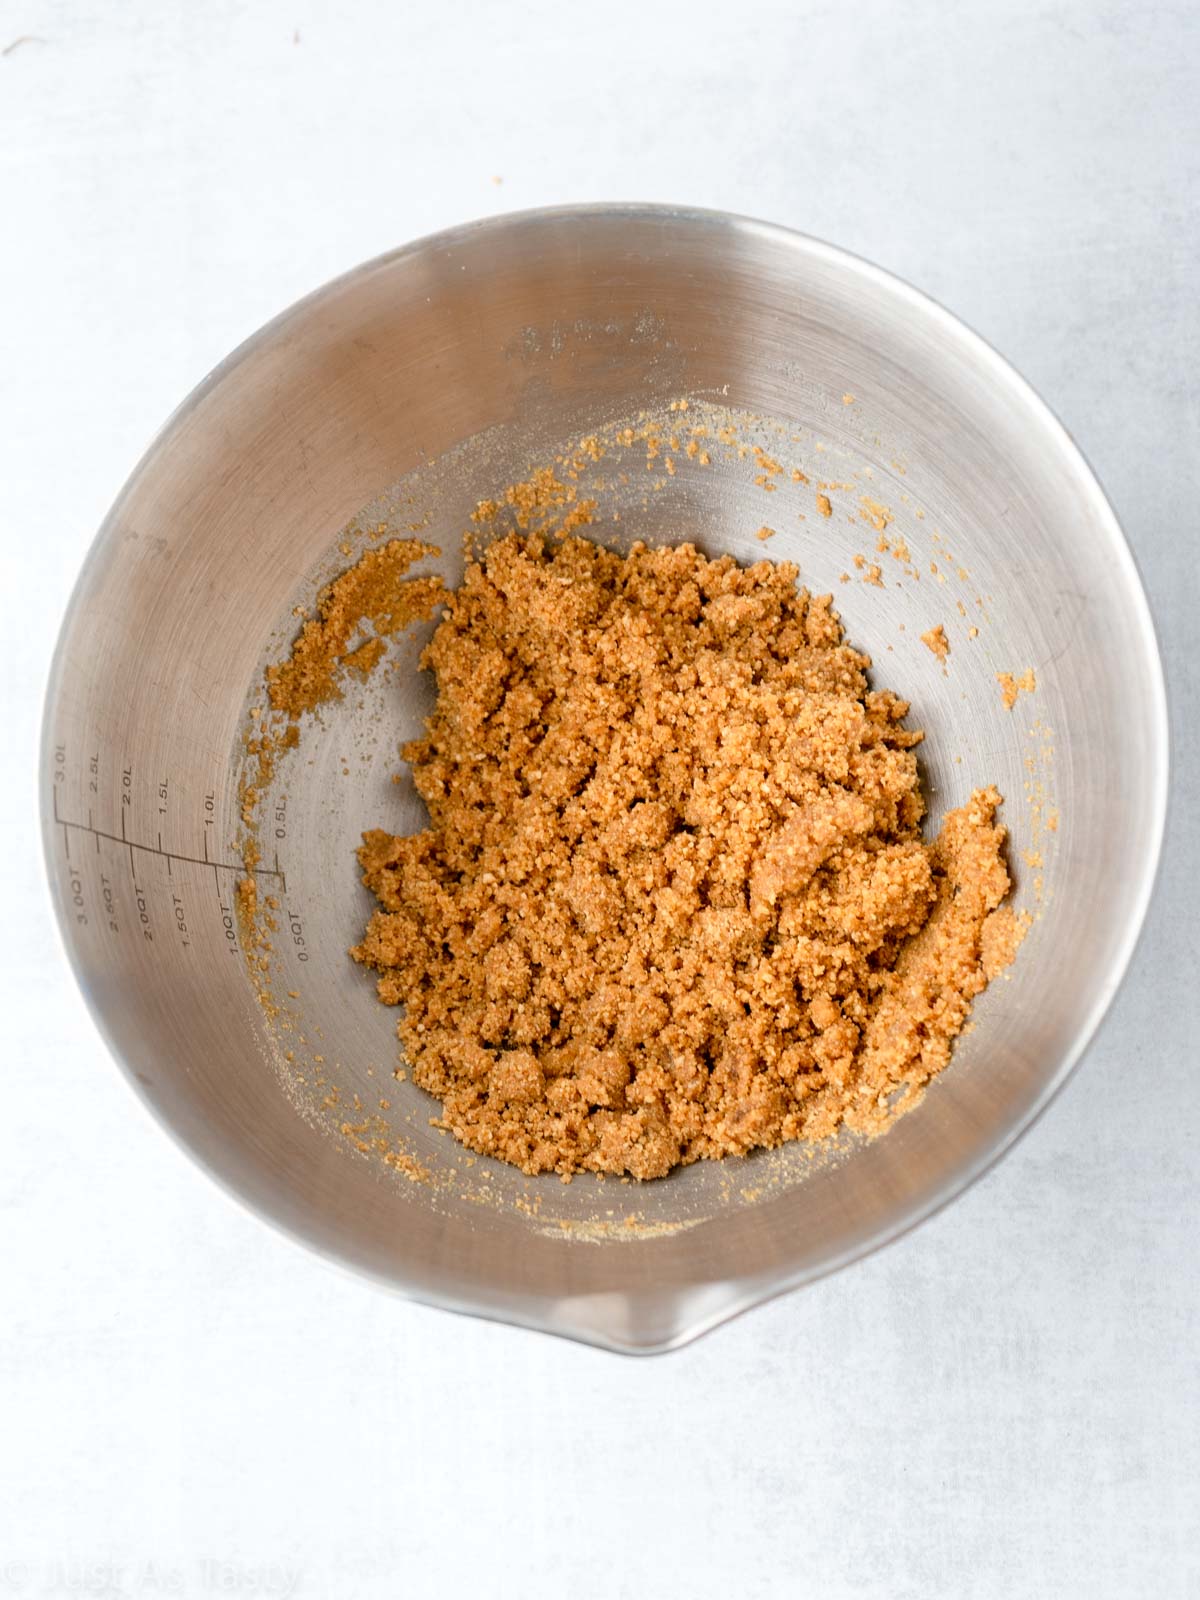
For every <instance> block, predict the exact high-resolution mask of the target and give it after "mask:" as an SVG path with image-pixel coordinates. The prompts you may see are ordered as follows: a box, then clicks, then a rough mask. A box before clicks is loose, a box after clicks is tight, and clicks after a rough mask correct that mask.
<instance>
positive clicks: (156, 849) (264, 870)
mask: <svg viewBox="0 0 1200 1600" xmlns="http://www.w3.org/2000/svg"><path fill="white" fill-rule="evenodd" d="M52 792H53V798H54V821H55V823H56V824H57V826H58V827H60V828H61V829H62V830H63V843H64V846H65V848H66V852H67V860H68V861H69V860H70V859H71V834H72V832H75V833H89V834H91V835H92V836H93V838H94V839H95V841H96V849H97V850H99V848H100V841H101V839H108V840H111V842H112V843H113V844H119V845H121V846H122V847H123V848H124V849H126V850H128V851H129V869H130V871H131V872H133V873H134V876H135V877H136V869H135V867H134V861H133V853H134V851H135V850H140V851H141V852H142V854H143V855H148V856H159V857H161V859H162V860H164V861H165V862H166V863H167V873H168V875H169V874H170V871H171V863H172V862H179V863H181V864H183V863H185V864H186V865H188V866H193V867H209V868H211V869H212V872H213V875H214V877H215V876H216V875H217V874H218V873H220V872H235V873H237V875H238V876H239V877H242V878H244V877H247V876H248V875H251V874H252V875H253V876H254V877H256V878H274V879H275V880H276V881H277V882H278V884H279V886H280V888H281V889H282V890H283V892H284V893H285V894H286V893H287V876H286V874H285V873H284V871H283V869H282V867H280V865H279V857H278V856H276V857H275V865H274V866H273V867H249V868H248V867H247V866H246V865H245V863H244V862H241V861H214V860H213V858H212V857H211V856H210V855H209V853H208V840H207V838H205V840H204V854H203V855H202V856H189V855H185V854H184V853H183V852H182V851H180V850H166V849H164V848H163V843H162V835H161V834H159V836H158V843H157V844H156V845H154V844H139V843H138V841H137V840H136V839H129V838H126V836H125V817H124V814H123V813H122V816H121V832H120V833H109V832H107V830H106V829H104V828H97V827H96V826H95V825H94V824H93V822H92V819H91V813H90V812H89V814H88V820H87V821H86V822H68V820H67V819H66V817H60V816H59V814H58V790H57V788H55V789H54V790H53V791H52Z"/></svg>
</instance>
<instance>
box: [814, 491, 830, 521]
mask: <svg viewBox="0 0 1200 1600" xmlns="http://www.w3.org/2000/svg"><path fill="white" fill-rule="evenodd" d="M817 510H818V511H819V512H820V513H821V515H822V516H823V517H831V516H832V515H833V502H832V501H831V500H830V498H829V496H828V495H827V494H819V495H818V496H817Z"/></svg>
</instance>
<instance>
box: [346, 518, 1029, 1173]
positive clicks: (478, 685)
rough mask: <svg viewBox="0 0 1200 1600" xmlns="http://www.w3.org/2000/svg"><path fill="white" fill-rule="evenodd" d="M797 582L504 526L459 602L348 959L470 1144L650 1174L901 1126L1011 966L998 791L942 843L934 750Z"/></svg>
mask: <svg viewBox="0 0 1200 1600" xmlns="http://www.w3.org/2000/svg"><path fill="white" fill-rule="evenodd" d="M797 575H798V574H797V569H796V567H795V566H793V565H792V564H790V563H787V562H779V563H774V562H769V561H760V562H758V563H756V564H755V565H754V566H752V567H749V568H742V567H740V566H738V565H737V563H736V562H735V561H733V560H732V558H729V557H724V558H721V559H719V560H715V561H710V560H706V559H705V557H704V556H702V555H701V554H700V553H699V552H698V551H697V550H696V549H695V548H693V547H692V546H691V545H687V544H684V545H681V546H678V547H675V548H661V549H649V548H647V547H646V546H645V545H642V544H635V545H634V546H633V547H632V549H631V550H630V552H629V554H628V555H627V556H622V555H619V554H616V553H614V552H611V551H609V550H606V549H604V548H602V547H601V546H599V545H597V544H595V543H593V542H592V541H590V540H588V539H585V538H581V537H578V536H576V535H573V534H568V535H567V536H565V537H557V538H553V539H549V540H547V539H544V538H543V537H542V535H541V534H540V533H538V532H529V531H526V532H522V531H513V532H510V533H508V534H507V535H506V536H504V537H501V538H498V539H496V541H495V542H494V543H492V544H491V545H490V547H489V548H488V549H487V550H486V552H485V553H484V554H483V556H482V557H481V559H479V560H478V561H475V562H474V563H472V564H470V565H469V566H468V568H467V572H466V576H465V578H464V581H463V583H462V585H461V587H460V588H459V589H458V590H457V591H455V592H454V593H452V594H450V595H448V596H447V597H446V599H445V604H446V607H447V612H446V614H445V619H444V620H443V621H442V622H441V623H440V625H439V626H438V628H437V631H436V632H435V634H434V636H433V639H432V641H431V643H430V644H429V645H428V647H427V649H426V651H425V654H424V657H423V664H424V665H425V666H426V667H427V668H429V669H431V670H432V671H433V672H434V674H435V675H436V679H437V689H438V698H437V703H436V707H435V710H434V712H433V714H432V716H431V717H430V719H429V721H428V724H427V729H426V734H425V737H424V738H422V739H418V740H416V741H414V742H413V743H411V744H408V745H406V746H405V747H404V750H403V754H404V757H405V759H406V760H407V761H408V762H409V763H410V764H411V766H412V772H413V779H414V782H415V784H416V787H417V790H418V792H419V793H420V795H421V796H422V798H423V799H424V801H425V803H426V805H427V806H428V809H429V816H430V826H429V827H428V828H427V829H425V830H424V831H423V832H421V833H418V834H414V835H412V836H409V837H395V836H393V835H392V834H390V833H387V832H386V831H383V830H378V829H377V830H374V831H372V832H369V833H367V834H365V835H364V838H363V844H362V847H361V849H360V851H359V861H360V863H361V866H362V870H363V881H364V883H365V884H366V885H367V887H368V888H369V889H370V890H371V891H372V892H373V893H374V895H375V896H376V898H377V900H378V902H379V909H378V910H377V911H376V912H375V914H374V915H373V916H372V918H371V921H370V925H369V926H368V928H367V930H366V933H365V936H364V938H363V940H362V942H361V943H360V944H358V945H357V946H356V947H355V948H354V950H353V951H352V952H351V953H352V955H353V956H354V958H355V959H356V960H357V961H359V962H362V963H364V964H365V965H366V966H368V967H370V968H373V969H374V970H375V972H376V973H377V974H378V980H377V981H378V992H379V996H380V998H381V999H382V1000H383V1001H384V1002H386V1003H387V1004H390V1005H399V1006H402V1007H403V1014H402V1017H401V1020H400V1023H399V1035H400V1039H401V1042H402V1044H403V1048H404V1052H405V1056H406V1058H407V1062H408V1064H409V1066H410V1067H411V1074H412V1078H413V1080H414V1081H415V1082H416V1083H417V1084H419V1085H420V1086H421V1087H422V1088H424V1089H426V1090H428V1091H429V1092H430V1093H431V1094H433V1095H436V1096H437V1097H438V1098H439V1099H440V1100H441V1102H442V1105H443V1113H442V1117H441V1118H440V1119H439V1125H440V1126H443V1127H445V1128H447V1129H449V1130H450V1131H451V1132H452V1133H454V1135H455V1136H456V1137H457V1138H458V1139H460V1140H461V1141H462V1142H463V1143H464V1144H465V1145H467V1146H469V1147H470V1148H471V1149H473V1150H476V1151H479V1152H481V1153H484V1154H487V1155H492V1156H497V1157H500V1158H502V1159H504V1160H506V1161H509V1162H512V1163H514V1164H515V1165H517V1166H518V1167H520V1168H522V1169H523V1170H524V1171H526V1172H528V1173H539V1172H547V1171H554V1172H558V1173H559V1174H561V1175H563V1176H564V1177H569V1176H570V1175H571V1174H573V1173H575V1172H579V1171H596V1172H608V1173H629V1174H632V1175H633V1176H634V1177H636V1178H655V1177H660V1176H662V1175H663V1174H664V1173H667V1172H669V1171H670V1170H671V1169H672V1168H673V1167H675V1166H677V1165H679V1164H680V1163H686V1162H692V1161H696V1160H698V1159H701V1158H704V1157H719V1156H724V1155H728V1154H744V1153H746V1152H747V1151H750V1150H753V1149H754V1148H756V1147H759V1146H773V1145H778V1144H780V1143H782V1142H784V1141H786V1140H794V1139H810V1140H816V1139H822V1138H825V1137H827V1136H828V1135H830V1134H832V1133H833V1132H834V1131H835V1130H836V1129H837V1128H838V1127H839V1126H841V1125H843V1124H844V1125H846V1126H847V1127H849V1128H851V1129H855V1130H859V1131H861V1132H864V1133H868V1134H870V1133H875V1132H878V1131H881V1130H882V1129H883V1128H884V1127H886V1126H887V1125H888V1123H889V1122H890V1120H891V1119H892V1117H894V1116H895V1115H896V1114H897V1112H898V1111H899V1110H900V1109H905V1108H906V1107H907V1106H908V1105H909V1104H912V1103H914V1102H915V1099H916V1098H917V1097H918V1095H919V1093H920V1091H921V1089H922V1087H923V1086H924V1085H925V1084H926V1083H927V1082H928V1081H929V1079H931V1078H932V1077H933V1076H934V1075H935V1074H936V1073H938V1072H940V1071H941V1070H942V1068H943V1067H945V1065H946V1063H947V1061H948V1060H949V1057H950V1051H951V1046H952V1043H953V1040H954V1039H955V1037H956V1035H957V1034H958V1033H959V1032H960V1030H961V1029H962V1027H963V1025H964V1023H965V1022H966V1020H967V1016H968V1013H969V1010H970V1005H971V1001H972V999H973V998H974V997H975V996H976V995H978V994H979V993H980V991H981V990H982V989H983V988H984V987H985V986H986V984H987V982H988V980H989V979H990V978H991V977H993V976H995V974H996V973H997V972H998V971H1000V970H1001V969H1002V968H1003V966H1005V965H1006V964H1007V962H1008V961H1010V960H1011V959H1012V956H1013V954H1014V952H1015V949H1016V945H1017V943H1018V941H1019V937H1020V933H1021V931H1022V928H1021V924H1020V922H1019V920H1018V919H1016V918H1015V917H1013V915H1012V913H1011V912H1010V911H1009V910H1008V909H1007V908H1005V907H1003V906H1002V902H1003V901H1004V899H1005V896H1006V895H1007V893H1008V890H1009V887H1010V883H1009V876H1008V872H1007V870H1006V868H1005V864H1004V854H1003V847H1004V839H1005V831H1004V829H1003V828H1002V827H1000V826H998V824H997V822H996V811H997V808H998V806H999V804H1000V796H999V795H998V794H997V793H996V791H995V789H991V788H984V789H980V790H978V791H976V793H975V794H974V795H973V796H972V798H971V800H970V802H969V803H968V804H967V805H966V806H964V807H962V808H961V809H960V810H957V811H953V812H951V813H950V814H949V815H948V816H947V817H946V819H945V821H944V824H943V827H942V831H941V833H940V834H939V836H938V838H937V839H936V840H935V841H933V842H932V843H926V842H925V841H924V840H923V839H922V836H921V832H920V823H921V818H922V814H923V811H924V803H923V800H922V797H921V790H920V784H919V781H918V774H917V764H916V758H915V756H914V753H913V751H914V747H915V746H916V745H917V744H918V743H919V742H920V740H921V737H922V735H921V734H920V733H919V732H916V731H914V730H910V729H907V728H905V727H904V725H903V718H904V716H905V714H906V712H907V710H908V707H907V705H906V703H905V702H904V701H903V700H901V699H899V698H897V697H896V696H895V695H894V694H891V693H890V692H888V691H887V690H872V689H871V688H870V687H869V686H868V681H867V668H868V666H869V665H870V663H869V660H868V658H867V657H866V656H864V655H862V654H861V653H860V652H858V651H857V650H855V649H853V648H852V647H851V646H850V645H848V644H847V643H846V642H845V641H844V639H843V637H842V630H841V626H840V624H839V621H838V618H837V616H836V614H835V613H834V611H833V610H832V606H831V597H830V596H828V595H826V596H817V597H814V596H811V595H809V594H808V593H807V592H806V591H804V590H803V589H800V588H798V587H797V582H796V579H797Z"/></svg>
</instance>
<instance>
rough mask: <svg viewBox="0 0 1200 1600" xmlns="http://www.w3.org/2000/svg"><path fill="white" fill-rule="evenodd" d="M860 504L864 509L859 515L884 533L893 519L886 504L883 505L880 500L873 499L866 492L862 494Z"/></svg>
mask: <svg viewBox="0 0 1200 1600" xmlns="http://www.w3.org/2000/svg"><path fill="white" fill-rule="evenodd" d="M858 503H859V505H861V506H862V510H861V511H860V512H859V515H860V516H861V517H862V518H863V519H864V521H867V522H869V523H870V524H871V526H872V527H873V528H874V529H876V531H877V532H879V533H882V532H883V530H884V529H885V528H886V527H887V525H888V523H889V522H891V520H892V513H891V512H890V511H889V510H888V508H887V507H886V506H881V505H880V504H879V501H878V500H871V499H869V498H868V497H867V496H866V495H865V494H864V495H860V497H859V502H858Z"/></svg>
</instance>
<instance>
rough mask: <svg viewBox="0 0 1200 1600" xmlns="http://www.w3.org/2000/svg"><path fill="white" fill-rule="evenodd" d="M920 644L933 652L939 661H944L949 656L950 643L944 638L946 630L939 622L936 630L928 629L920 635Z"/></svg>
mask: <svg viewBox="0 0 1200 1600" xmlns="http://www.w3.org/2000/svg"><path fill="white" fill-rule="evenodd" d="M921 643H922V644H923V645H926V646H928V648H929V649H930V650H932V651H933V653H934V655H935V656H936V657H937V658H938V660H939V661H945V659H946V657H947V656H948V655H949V654H950V641H949V639H947V637H946V630H945V628H944V627H943V626H942V624H941V623H940V622H939V623H938V625H937V627H936V628H930V629H929V630H928V632H926V633H923V634H922V635H921Z"/></svg>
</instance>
